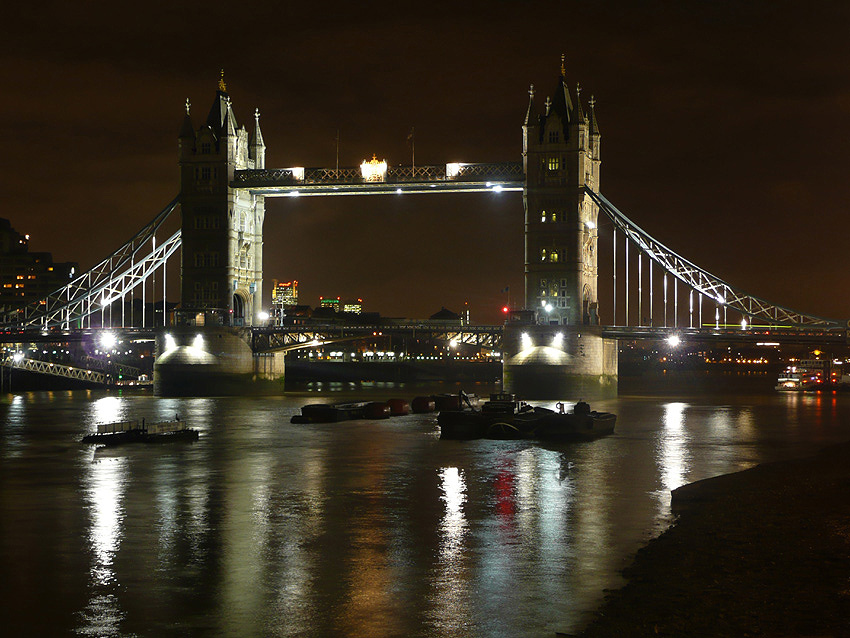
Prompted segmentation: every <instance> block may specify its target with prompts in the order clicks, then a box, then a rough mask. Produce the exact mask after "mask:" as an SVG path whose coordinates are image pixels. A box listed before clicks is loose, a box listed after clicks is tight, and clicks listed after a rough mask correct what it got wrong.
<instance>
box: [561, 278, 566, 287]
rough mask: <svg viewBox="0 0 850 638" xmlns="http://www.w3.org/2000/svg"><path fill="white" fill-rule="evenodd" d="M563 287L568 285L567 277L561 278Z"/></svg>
mask: <svg viewBox="0 0 850 638" xmlns="http://www.w3.org/2000/svg"><path fill="white" fill-rule="evenodd" d="M561 287H562V288H566V287H567V280H566V279H561Z"/></svg>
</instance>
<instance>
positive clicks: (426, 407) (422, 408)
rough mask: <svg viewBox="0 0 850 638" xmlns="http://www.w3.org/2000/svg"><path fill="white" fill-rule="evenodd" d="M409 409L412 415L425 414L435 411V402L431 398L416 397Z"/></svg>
mask: <svg viewBox="0 0 850 638" xmlns="http://www.w3.org/2000/svg"><path fill="white" fill-rule="evenodd" d="M410 407H411V408H412V409H413V413H414V414H425V413H427V412H433V411H434V410H436V409H437V402H436V401H434V398H433V397H416V398H414V399H413V403H411V404H410Z"/></svg>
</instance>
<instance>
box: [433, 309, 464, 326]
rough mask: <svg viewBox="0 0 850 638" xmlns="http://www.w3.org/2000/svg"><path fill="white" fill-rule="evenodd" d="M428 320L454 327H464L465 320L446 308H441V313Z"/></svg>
mask: <svg viewBox="0 0 850 638" xmlns="http://www.w3.org/2000/svg"><path fill="white" fill-rule="evenodd" d="M428 320H429V321H432V322H434V323H444V324H446V325H452V326H460V325H463V318H462V317H461V316H460V315H459V314H457V313H456V312H452V311H451V310H449V309H448V308H446V307H443V308H441V309H440V311H439V312H435V313H434V314H433V315H431V316H430V317H428Z"/></svg>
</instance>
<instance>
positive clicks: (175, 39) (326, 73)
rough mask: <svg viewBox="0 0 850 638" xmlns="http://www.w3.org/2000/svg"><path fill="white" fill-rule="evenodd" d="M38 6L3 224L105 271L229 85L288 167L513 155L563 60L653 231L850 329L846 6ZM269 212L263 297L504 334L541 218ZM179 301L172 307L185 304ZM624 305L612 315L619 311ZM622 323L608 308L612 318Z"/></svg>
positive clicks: (436, 204) (22, 38)
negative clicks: (847, 320)
mask: <svg viewBox="0 0 850 638" xmlns="http://www.w3.org/2000/svg"><path fill="white" fill-rule="evenodd" d="M291 4H292V3H243V4H239V5H235V4H233V3H209V2H207V3H194V2H187V3H179V6H177V7H173V6H172V5H171V4H170V3H157V2H153V3H144V4H136V5H126V6H124V5H119V4H117V3H77V4H70V3H41V4H39V5H38V8H37V9H33V8H31V7H33V6H34V5H27V6H26V7H24V6H19V7H16V8H12V9H11V10H9V9H7V10H6V12H7V13H6V15H5V19H4V24H3V26H2V27H0V29H2V31H3V32H2V34H1V35H2V37H3V42H4V46H3V47H2V50H0V56H1V57H0V82H2V86H3V87H4V91H3V99H2V100H0V139H2V140H3V142H4V146H5V149H4V153H3V155H2V156H3V158H4V166H3V172H2V175H3V177H2V185H3V193H4V198H3V208H2V212H0V215H2V216H4V217H8V218H10V219H11V220H12V223H13V225H14V226H15V227H16V228H18V229H19V230H21V231H23V232H29V233H31V234H32V236H33V240H32V242H31V246H32V247H33V249H34V250H52V251H53V252H54V253H55V255H56V257H57V258H59V259H62V260H66V259H71V260H78V261H80V262H81V264H82V265H90V264H91V263H93V262H95V261H96V260H98V259H99V258H101V257H103V256H105V255H106V254H107V253H108V252H110V251H111V250H112V249H114V248H116V247H117V246H118V245H119V244H121V243H122V242H123V241H124V240H125V239H127V238H128V237H129V236H130V235H131V234H132V233H133V232H135V230H137V229H138V227H140V226H142V225H143V224H144V223H145V222H146V221H147V220H149V219H150V218H151V217H153V215H154V214H155V213H156V212H157V211H158V210H159V209H160V208H162V207H163V206H164V205H165V204H166V203H167V202H168V201H170V200H171V198H172V197H173V196H174V194H175V193H176V192H177V189H178V182H177V177H178V176H177V167H176V135H177V131H178V129H179V125H180V122H181V117H182V109H183V102H184V100H185V98H186V97H187V96H188V97H190V98H191V100H192V103H193V115H195V116H196V118H199V117H203V116H205V114H206V111H207V109H208V108H209V104H210V103H211V101H212V97H213V92H214V89H215V84H216V81H217V79H218V69H219V68H221V67H224V68H225V69H226V74H227V81H228V88H229V91H230V93H231V96H232V97H233V100H234V107H235V110H236V115H237V117H238V118H239V120H240V123H242V122H247V120H248V119H249V118H250V114H251V113H252V111H253V109H254V107H256V106H258V107H259V108H260V110H261V112H262V114H263V115H262V123H263V131H264V135H265V139H266V143H267V144H268V154H267V159H268V164H269V165H270V166H291V165H307V166H311V165H312V166H316V165H333V163H334V161H335V157H334V155H335V147H334V137H335V135H336V130H337V129H339V130H340V137H341V145H340V162H341V164H343V165H353V164H356V163H359V162H360V161H361V160H362V159H364V158H367V157H371V154H372V153H376V154H377V155H378V156H379V157H386V158H387V159H388V161H390V162H391V163H409V160H410V158H409V153H410V150H409V148H408V147H407V145H406V143H405V136H406V134H407V132H408V131H409V129H410V127H411V126H415V127H416V132H417V136H416V159H417V163H442V162H446V161H463V160H465V161H499V160H516V159H519V152H520V128H519V127H520V124H521V120H522V117H523V115H524V113H525V106H526V99H527V95H526V91H527V88H528V84H529V83H532V82H533V83H534V84H535V85H536V86H537V88H538V95H540V96H545V94H546V93H551V91H552V90H553V88H554V82H555V80H556V73H557V69H558V64H559V56H560V53H562V52H563V53H566V55H567V70H568V77H569V80H570V82H571V84H573V85H574V83H575V82H577V81H579V82H581V84H582V86H583V88H584V91H583V97H584V98H585V99H586V98H588V97H589V96H590V94H594V95H595V96H596V98H597V100H598V107H597V112H598V116H599V121H600V126H601V129H602V134H603V146H602V150H603V169H602V190H603V192H604V193H605V194H606V195H607V196H608V197H609V198H610V199H611V200H612V201H613V202H614V203H615V204H616V205H617V206H618V207H619V208H620V209H621V210H623V211H624V212H626V213H627V214H628V215H629V216H630V217H632V218H633V219H634V220H635V221H637V222H638V223H639V224H640V225H641V226H642V227H644V228H645V229H646V230H648V231H650V232H652V233H653V234H655V235H657V236H658V238H659V239H660V240H661V241H663V242H664V243H666V244H667V245H669V246H670V247H671V248H673V249H674V250H677V251H678V252H680V253H681V254H683V255H684V256H686V257H688V258H689V259H691V260H692V261H694V262H696V263H698V264H700V265H701V266H703V267H705V268H707V269H708V270H710V271H712V272H715V273H716V274H718V275H720V276H722V277H723V278H725V279H726V280H728V281H729V282H730V283H733V284H736V285H740V286H742V287H743V288H745V289H747V290H749V291H750V292H752V293H755V294H758V295H760V296H762V297H765V298H768V299H771V300H775V301H777V302H780V303H783V304H785V305H790V306H794V307H796V308H798V309H800V310H805V311H809V312H812V313H815V314H822V315H828V316H840V317H850V300H848V292H850V290H848V288H850V285H848V283H847V282H846V277H845V273H844V270H845V266H844V263H845V262H846V261H847V240H846V238H845V230H844V226H845V221H844V220H845V208H846V206H847V202H848V199H849V198H848V195H850V186H848V183H847V179H846V177H845V175H846V173H847V170H848V166H850V145H848V143H847V142H848V139H847V138H848V122H850V79H848V73H847V69H848V68H850V64H848V62H850V47H848V45H847V40H846V33H847V30H848V27H850V10H848V8H846V6H845V4H844V3H838V2H835V3H833V2H815V3H810V4H808V5H806V6H805V10H802V7H803V5H801V4H800V3H791V2H773V1H771V2H767V1H765V2H708V3H707V2H701V1H699V2H698V1H684V2H683V1H678V2H672V1H671V2H548V3H546V2H525V3H519V2H487V3H483V2H471V3H439V2H437V3H429V4H427V5H424V4H420V3H411V5H407V6H405V5H400V4H394V5H392V6H389V5H375V6H374V7H367V6H365V5H363V4H358V5H354V4H352V3H333V2H330V3H327V2H326V3H316V4H314V5H307V4H305V3H299V4H298V5H297V6H296V7H293V6H291ZM491 203H492V202H491V200H490V199H488V198H487V197H471V196H458V197H448V196H446V197H437V196H434V197H421V198H418V199H415V200H414V199H413V198H409V199H406V200H405V201H398V200H394V199H393V198H387V199H380V198H362V199H361V198H339V199H334V198H328V199H318V198H317V199H309V200H308V199H302V200H299V201H298V202H282V201H280V200H274V201H270V203H269V204H268V206H267V209H268V214H267V222H266V245H265V254H266V264H265V271H266V279H267V280H271V279H272V278H274V277H278V278H284V279H288V278H290V277H294V278H297V279H299V281H300V282H301V286H302V291H303V293H304V294H305V296H306V301H307V302H309V303H315V302H316V300H317V297H318V295H320V294H325V295H328V294H339V295H341V296H343V297H345V296H359V297H363V298H364V299H365V301H366V304H367V308H369V309H374V310H379V311H381V312H383V313H384V314H390V315H409V316H424V315H427V314H430V312H433V311H434V310H437V309H439V307H440V306H441V305H446V306H449V307H453V308H455V309H458V308H459V307H460V305H462V303H463V302H464V301H465V300H469V302H470V304H471V306H472V308H473V316H477V317H478V318H479V319H481V320H494V319H495V318H497V316H498V315H497V313H496V311H495V309H496V308H498V306H499V305H500V303H501V297H500V295H499V292H498V291H499V290H500V289H502V288H503V287H504V286H505V285H510V286H511V289H512V290H514V291H517V292H519V291H520V290H521V288H522V259H523V257H522V236H521V232H522V203H521V198H520V197H518V196H516V195H507V196H506V197H503V198H502V201H501V202H499V203H498V204H497V205H495V206H494V205H491ZM175 296H176V295H175ZM605 303H606V301H605V299H604V296H603V304H605ZM603 316H604V311H603Z"/></svg>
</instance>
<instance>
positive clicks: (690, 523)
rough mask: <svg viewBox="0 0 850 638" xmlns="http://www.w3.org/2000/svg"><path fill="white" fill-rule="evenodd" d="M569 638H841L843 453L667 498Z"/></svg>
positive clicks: (847, 600) (845, 522) (849, 520)
mask: <svg viewBox="0 0 850 638" xmlns="http://www.w3.org/2000/svg"><path fill="white" fill-rule="evenodd" d="M673 511H674V513H675V514H676V515H677V521H676V523H675V525H674V526H673V527H671V528H670V529H669V530H668V531H666V532H665V533H664V534H662V535H661V536H660V537H658V538H656V539H654V540H652V541H650V543H649V544H648V545H647V546H646V547H645V548H643V549H641V550H640V551H639V552H638V554H637V556H636V557H635V560H634V563H633V564H632V565H631V566H630V567H629V568H627V569H626V570H625V571H624V575H625V576H626V578H627V579H628V583H627V584H626V585H625V587H623V588H622V589H620V590H617V591H613V592H609V593H608V595H607V597H606V601H605V603H604V604H603V606H602V608H601V609H600V610H599V612H598V614H597V616H596V617H595V619H594V620H593V621H592V622H591V624H590V625H589V626H588V627H587V628H586V629H585V630H584V631H583V632H582V633H581V634H579V635H580V636H581V638H608V637H612V638H613V637H615V636H616V637H617V638H621V637H623V636H628V637H630V638H631V637H635V636H653V637H656V636H687V637H689V638H693V637H697V638H700V637H708V636H724V637H725V636H729V637H733V636H734V637H736V638H737V637H742V636H771V637H781V636H850V444H842V445H838V446H833V447H830V448H827V449H825V450H823V451H822V452H821V453H820V454H818V455H817V456H815V457H812V458H806V459H799V460H793V461H786V462H781V463H770V464H765V465H759V466H757V467H754V468H752V469H749V470H746V471H743V472H737V473H735V474H729V475H725V476H719V477H716V478H713V479H708V480H705V481H699V482H697V483H693V484H690V485H686V486H683V487H681V488H679V489H677V490H675V491H674V492H673Z"/></svg>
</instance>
